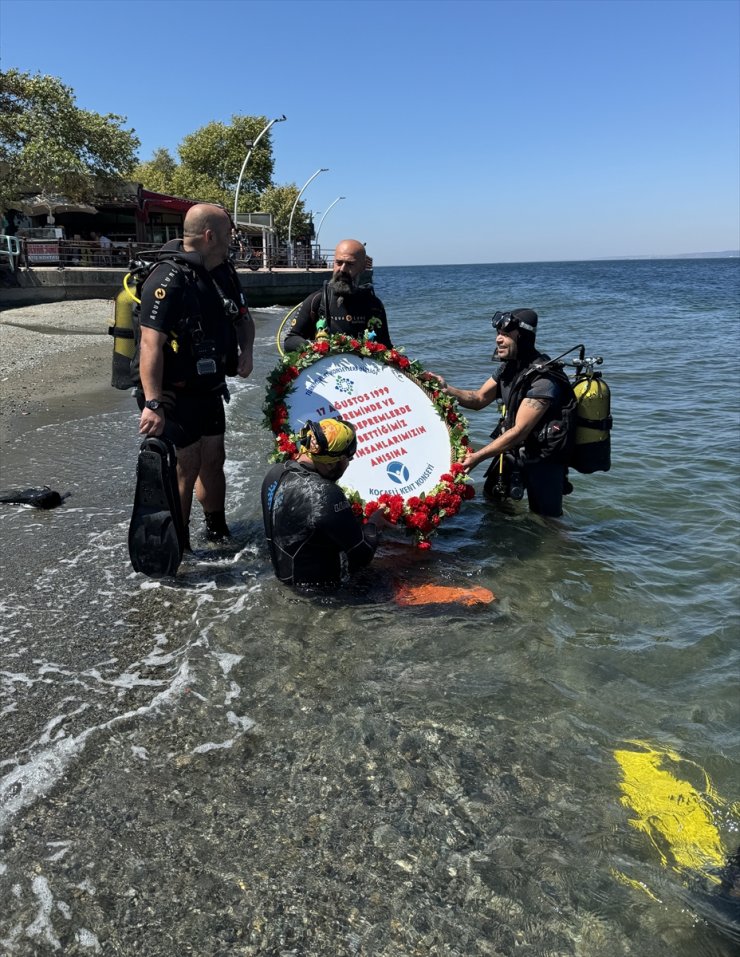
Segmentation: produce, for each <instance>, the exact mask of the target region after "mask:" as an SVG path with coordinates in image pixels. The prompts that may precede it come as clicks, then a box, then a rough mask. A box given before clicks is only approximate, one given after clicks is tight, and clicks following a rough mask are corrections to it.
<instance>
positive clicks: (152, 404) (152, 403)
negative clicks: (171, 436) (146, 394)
mask: <svg viewBox="0 0 740 957" xmlns="http://www.w3.org/2000/svg"><path fill="white" fill-rule="evenodd" d="M161 404H162V403H161V402H160V401H159V399H149V401H148V402H145V403H144V405H145V406H146V407H147V409H151V410H152V412H156V410H157V409H158V408H159V407H160V405H161Z"/></svg>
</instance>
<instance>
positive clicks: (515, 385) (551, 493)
mask: <svg viewBox="0 0 740 957" xmlns="http://www.w3.org/2000/svg"><path fill="white" fill-rule="evenodd" d="M547 361H548V356H546V355H544V354H543V353H535V355H534V357H533V358H532V359H530V361H529V362H528V363H527V364H526V365H522V364H521V363H517V362H504V363H502V364H501V365H500V366H499V367H498V369H497V370H496V372H495V373H494V376H493V378H494V379H495V380H496V384H497V386H498V389H497V395H496V398H498V399H500V400H501V402H502V404H503V406H504V407H505V409H506V415H505V418H504V419H503V420H502V423H500V424H499V429H497V430H496V431H495V432H494V433H493V435H494V436H496V435H500V434H501V432H500V426H501V424H504V425H505V426H506V428H507V429H509V428H511V427H512V426H513V424H514V422H515V420H516V414H517V411H518V409H519V406H520V405H521V402H522V400H523V399H525V398H527V399H544V400H545V401H547V410H546V411H545V413H544V415H543V417H542V418H541V419H540V420H539V422H538V423H537V425H536V426H535V427H534V429H533V430H532V431H531V432H530V434H529V435H528V436H527V438H526V439H525V440H524V443H523V445H522V446H520V447H519V448H518V449H514V450H512V452H510V453H507V454H508V458H509V464H510V466H513V468H514V469H519V471H520V474H521V479H522V482H523V485H524V488H525V489H526V492H527V500H528V503H529V508H530V509H531V511H533V512H537V513H538V514H539V515H548V516H550V517H557V516H559V515H562V514H563V491H564V488H565V483H566V473H567V464H566V462H565V461H564V460H563V458H562V457H559V456H553V455H550V454H549V453H548V448H547V446H548V442H547V438H546V436H547V435H548V427H549V426H552V425H553V424H557V423H560V421H561V419H562V416H563V407H564V406H565V405H566V404H567V403H569V402H570V401H571V400H572V396H573V392H572V388H571V387H570V385H569V384H568V381H567V377H566V376H564V374H563V373H562V372H560V373H558V372H557V371H556V370H552V369H546V370H544V371H542V372H529V373H528V372H527V370H528V369H529V368H530V366H531V364H532V363H533V362H536V363H545V362H547ZM498 462H499V459H498V456H497V457H496V458H495V459H494V461H493V463H492V466H491V468H489V470H488V472H487V473H486V475H487V476H488V477H489V481H488V482H487V483H486V488H487V491H489V490H490V488H491V486H492V483H493V482H494V481H495V479H496V477H497V475H498Z"/></svg>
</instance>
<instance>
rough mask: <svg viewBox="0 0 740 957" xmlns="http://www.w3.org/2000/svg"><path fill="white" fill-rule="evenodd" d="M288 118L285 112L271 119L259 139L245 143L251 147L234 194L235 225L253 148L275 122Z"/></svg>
mask: <svg viewBox="0 0 740 957" xmlns="http://www.w3.org/2000/svg"><path fill="white" fill-rule="evenodd" d="M287 118H288V117H287V116H286V115H285V114H283V115H282V116H278V117H276V118H275V119H274V120H270V122H269V123H268V124H267V126H266V127H265V128H264V129H263V130H262V131H261V132H260V133H259V135H258V136H257V139H256V140H253V141H252V140H247V142H246V144H245V145H247V146H248V147H249V152H248V153H247V155H246V156H245V157H244V162H243V163H242V168H241V172H240V173H239V180H238V182H237V184H236V193H235V195H234V225H235V226H236V225H237V219H236V211H237V208H238V206H239V188H240V187H241V185H242V177H243V176H244V170H245V169H246V168H247V163H248V162H249V157H250V156H251V155H252V150H253V149H254V148H255V146H256V145H257V144H258V143H259V141H260V140H261V139H262V137H263V136H264V135H265V133H266V132H267V131H268V130H269V129H270V127H271V126H273V124H275V123H282V122H283V120H287Z"/></svg>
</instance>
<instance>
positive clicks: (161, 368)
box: [132, 203, 254, 541]
mask: <svg viewBox="0 0 740 957" xmlns="http://www.w3.org/2000/svg"><path fill="white" fill-rule="evenodd" d="M183 230H184V236H183V239H182V240H181V241H179V240H175V241H173V242H171V243H169V244H168V248H169V247H176V248H174V249H173V252H174V253H177V254H178V257H177V261H168V260H166V259H165V260H164V261H163V262H161V263H160V264H159V265H157V266H156V267H155V268H154V270H153V271H152V272H151V273H150V275H149V276H148V277H147V279H146V281H145V282H144V285H143V287H142V290H141V311H140V320H139V321H140V326H141V335H140V341H139V343H137V350H136V355H135V356H134V359H133V361H132V374H133V375H134V378H135V379H136V378H138V380H139V382H140V387H139V389H138V390H137V391H138V398H137V401H138V405H139V409H140V410H141V418H140V420H139V432H140V433H141V434H142V435H144V436H147V437H152V438H156V437H158V436H163V437H164V438H166V439H169V440H170V441H171V442H172V443H173V444H174V445H175V447H176V449H177V483H178V487H179V492H180V499H181V505H182V516H183V522H184V525H185V528H186V529H187V527H188V522H189V519H190V510H191V505H192V498H193V490H195V493H196V495H197V498H198V500H199V502H200V504H201V505H202V507H203V511H204V513H205V521H206V536H207V538H208V539H209V540H211V541H218V540H219V539H222V538H227V537H228V536H229V528H228V526H227V524H226V517H225V501H226V479H225V476H224V462H225V458H226V452H225V445H224V433H225V430H226V420H225V415H224V400H226V401H228V399H229V392H228V389H227V387H226V382H225V376H227V375H230V376H231V375H239V376H241V377H242V378H246V377H247V376H248V375H249V374H250V373H251V372H252V367H253V357H252V347H253V343H254V322H253V320H252V317H251V316H250V314H249V310H248V309H247V306H246V300H245V298H244V294H243V292H242V289H241V284H240V283H239V280H238V277H237V276H236V273H235V272H234V270H233V268H232V267H231V266H230V264H228V263H227V262H226V259H227V257H228V253H229V240H230V238H231V219H230V217H229V214H228V213H227V212H226V211H225V210H224V209H222V208H221V207H219V206H212V205H210V204H206V203H201V204H198V205H197V206H192V207H191V208H190V209H189V210H188V212H187V213H186V215H185V220H184V224H183Z"/></svg>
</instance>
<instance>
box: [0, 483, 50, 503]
mask: <svg viewBox="0 0 740 957" xmlns="http://www.w3.org/2000/svg"><path fill="white" fill-rule="evenodd" d="M62 501H63V499H62V496H61V495H60V494H59V492H55V491H54V490H53V489H50V488H49V486H48V485H44V487H43V488H12V489H8V490H7V491H5V492H0V503H2V504H3V505H32V506H33V507H34V508H56V507H57V506H58V505H61V504H62Z"/></svg>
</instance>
